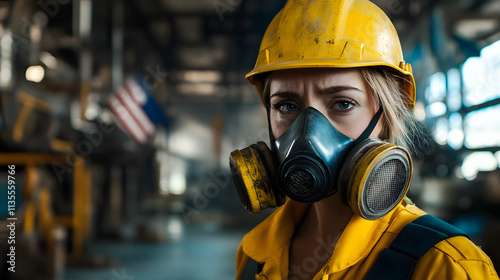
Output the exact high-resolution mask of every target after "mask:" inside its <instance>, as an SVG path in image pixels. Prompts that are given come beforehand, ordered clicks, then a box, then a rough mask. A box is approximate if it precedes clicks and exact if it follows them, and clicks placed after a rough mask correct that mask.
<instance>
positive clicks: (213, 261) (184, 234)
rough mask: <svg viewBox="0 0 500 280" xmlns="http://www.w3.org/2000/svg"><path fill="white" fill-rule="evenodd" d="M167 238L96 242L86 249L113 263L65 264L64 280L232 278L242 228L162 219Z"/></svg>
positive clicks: (207, 279) (242, 232)
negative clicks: (101, 266)
mask: <svg viewBox="0 0 500 280" xmlns="http://www.w3.org/2000/svg"><path fill="white" fill-rule="evenodd" d="M155 223H156V225H160V224H163V225H164V226H165V228H166V232H167V240H166V241H164V242H161V243H154V242H153V243H152V242H136V241H134V242H132V241H124V242H123V241H97V242H92V243H91V244H90V246H89V248H88V251H89V253H90V254H91V255H95V256H100V257H109V258H112V259H114V261H116V265H113V266H112V267H106V268H91V267H84V266H75V265H68V266H67V267H66V270H65V273H64V279H68V280H80V279H81V280H84V279H85V280H87V279H96V280H100V279H102V280H132V279H134V280H142V279H144V280H146V279H147V280H155V279H176V280H182V279H186V280H187V279H189V280H198V279H199V280H205V279H206V280H209V279H210V280H212V279H234V275H235V273H236V270H235V255H236V250H237V248H238V245H239V243H240V241H241V238H242V237H243V235H244V233H245V232H244V231H239V230H222V229H219V228H217V227H216V226H214V225H213V224H211V223H205V224H202V225H193V224H186V223H184V221H183V220H182V218H179V219H176V218H174V219H171V218H170V219H165V220H164V223H163V222H161V221H156V222H155Z"/></svg>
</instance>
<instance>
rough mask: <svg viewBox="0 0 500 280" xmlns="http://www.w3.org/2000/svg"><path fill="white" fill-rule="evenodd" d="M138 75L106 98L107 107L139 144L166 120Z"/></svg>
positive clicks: (165, 122)
mask: <svg viewBox="0 0 500 280" xmlns="http://www.w3.org/2000/svg"><path fill="white" fill-rule="evenodd" d="M140 80H141V79H140V77H139V76H135V77H133V78H128V79H127V80H126V81H125V83H124V84H123V86H121V87H120V88H118V89H117V90H116V91H115V92H114V93H113V94H111V96H110V97H109V98H108V101H107V105H108V108H109V109H110V110H111V112H113V114H114V115H115V117H116V119H117V120H118V122H119V123H120V124H121V125H122V126H123V128H124V129H125V130H126V132H127V133H128V134H129V135H130V136H131V137H132V138H133V139H134V140H135V141H136V142H137V143H139V144H143V143H144V142H146V141H147V140H148V139H149V138H150V137H151V136H152V135H154V133H155V132H156V128H157V126H158V125H163V126H166V124H167V120H166V117H165V115H164V114H163V112H162V110H161V108H160V107H159V106H158V103H157V102H156V100H155V99H154V97H153V95H152V93H151V92H149V91H148V90H147V89H146V88H144V87H143V86H141V84H140V83H139V82H138V81H140Z"/></svg>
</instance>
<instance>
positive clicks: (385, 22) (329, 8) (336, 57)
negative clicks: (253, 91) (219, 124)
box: [246, 0, 415, 109]
mask: <svg viewBox="0 0 500 280" xmlns="http://www.w3.org/2000/svg"><path fill="white" fill-rule="evenodd" d="M363 66H388V67H390V68H392V69H395V70H397V71H398V72H400V73H401V74H403V75H404V76H405V77H406V79H405V80H406V82H405V84H404V89H405V92H406V93H407V94H408V97H409V100H410V103H409V106H410V107H411V108H412V109H413V108H414V106H415V80H414V78H413V74H412V70H411V66H410V64H408V63H405V61H404V60H403V52H402V50H401V43H400V42H399V37H398V34H397V32H396V29H395V28H394V26H393V25H392V23H391V21H390V19H389V18H388V17H387V16H386V14H385V13H384V12H383V11H382V10H381V9H380V8H379V7H377V6H376V5H375V4H373V3H371V2H369V1H367V0H315V1H314V0H313V1H306V0H289V1H288V2H287V3H286V4H285V6H284V7H283V9H282V10H281V11H280V12H279V13H278V14H277V15H276V17H275V18H274V19H273V21H272V22H271V24H270V25H269V27H268V28H267V31H266V33H265V35H264V38H263V39H262V43H261V45H260V50H259V55H258V57H257V62H256V64H255V68H254V69H253V70H252V71H250V72H249V73H248V74H247V75H246V78H247V80H248V81H249V82H250V83H251V84H253V85H255V86H256V88H257V91H258V92H259V95H260V96H261V98H262V77H261V76H260V75H259V74H262V73H266V72H270V71H276V70H283V69H295V68H317V67H336V68H350V67H363Z"/></svg>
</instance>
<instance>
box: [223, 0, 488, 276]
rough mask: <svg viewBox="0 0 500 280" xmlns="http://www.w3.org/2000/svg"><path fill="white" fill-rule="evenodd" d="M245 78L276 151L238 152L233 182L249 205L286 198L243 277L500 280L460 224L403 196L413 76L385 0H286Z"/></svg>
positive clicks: (239, 261)
mask: <svg viewBox="0 0 500 280" xmlns="http://www.w3.org/2000/svg"><path fill="white" fill-rule="evenodd" d="M247 79H248V80H249V81H250V82H251V83H252V84H254V85H255V86H256V87H257V90H258V92H259V94H260V96H261V98H262V101H263V103H264V104H265V106H266V108H267V112H268V120H269V126H270V137H271V150H269V149H268V148H267V147H266V146H265V144H263V143H258V144H256V145H252V146H251V147H249V148H247V149H243V150H241V151H239V150H236V151H234V152H233V153H232V155H231V158H230V161H231V169H232V173H233V177H234V179H235V184H236V187H237V189H238V192H239V194H240V198H241V199H242V202H243V204H244V206H245V207H246V208H247V209H248V210H250V211H251V212H254V213H258V212H260V210H261V209H265V208H269V207H275V206H281V205H282V204H283V203H284V205H283V206H281V207H280V208H278V209H277V210H276V211H275V212H274V213H273V214H272V215H271V216H270V217H269V218H267V219H266V220H265V221H263V222H262V223H261V224H259V225H258V226H257V227H256V228H254V229H253V230H252V231H251V232H249V233H248V234H247V235H246V236H245V237H244V239H243V241H242V243H241V245H240V248H239V249H238V253H237V256H236V266H237V275H236V279H254V278H256V279H365V277H368V278H369V279H409V278H410V277H411V279H498V276H497V274H496V272H495V270H494V268H493V265H492V263H491V261H490V259H489V258H488V257H487V256H486V255H485V254H484V253H483V252H482V251H481V249H479V248H478V247H477V246H476V245H474V244H473V243H472V242H471V241H470V240H469V239H468V238H467V237H466V235H465V234H464V233H463V232H461V231H460V230H458V229H456V228H454V227H452V226H450V225H448V224H446V223H444V222H442V221H440V220H438V219H437V218H434V217H431V216H429V215H426V213H425V212H423V211H422V210H420V209H418V208H417V207H416V206H415V205H413V204H412V203H411V201H409V200H408V199H407V198H406V197H405V194H406V192H407V190H408V187H409V184H410V181H411V171H412V163H411V158H410V155H409V153H408V152H407V151H406V149H405V148H403V147H402V146H405V145H406V144H407V143H409V140H408V139H409V136H408V135H409V134H410V132H411V131H412V130H415V125H414V121H413V119H412V112H411V110H412V109H413V107H414V104H415V82H414V80H413V76H412V73H411V67H410V65H408V64H406V63H405V62H404V61H403V58H402V51H401V46H400V43H399V39H398V36H397V33H396V31H395V29H394V27H393V26H392V24H391V22H390V20H389V19H388V18H387V17H386V15H385V14H384V13H383V12H382V11H381V10H380V9H379V8H378V7H376V6H375V5H373V4H372V3H370V2H368V1H363V0H360V1H353V0H351V1H349V0H346V1H336V0H317V1H299V0H289V1H288V2H287V3H286V5H285V7H284V8H283V10H282V11H281V12H280V13H279V14H278V15H277V16H276V17H275V19H274V20H273V21H272V22H271V24H270V25H269V27H268V29H267V31H266V34H265V35H264V39H263V41H262V44H261V49H260V52H259V56H258V58H257V63H256V67H255V69H254V70H252V71H251V72H250V73H249V74H248V75H247ZM380 139H382V140H380ZM285 195H286V196H288V197H289V199H288V200H287V201H286V202H285ZM435 232H440V233H439V234H435ZM402 275H403V276H402ZM391 277H392V278H391ZM401 277H403V278H401Z"/></svg>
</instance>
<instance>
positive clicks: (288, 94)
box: [269, 90, 299, 99]
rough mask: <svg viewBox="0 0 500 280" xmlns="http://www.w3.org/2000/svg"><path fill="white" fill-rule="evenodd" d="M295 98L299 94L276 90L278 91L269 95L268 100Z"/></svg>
mask: <svg viewBox="0 0 500 280" xmlns="http://www.w3.org/2000/svg"><path fill="white" fill-rule="evenodd" d="M297 96H299V94H298V93H296V92H293V91H287V90H283V91H279V90H278V91H276V92H274V93H273V94H271V97H270V98H269V99H271V98H273V97H297Z"/></svg>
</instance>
